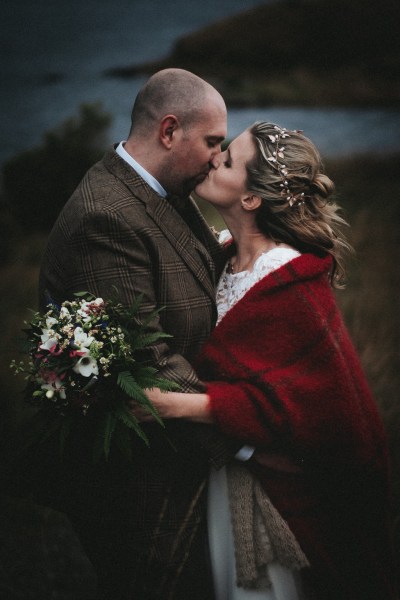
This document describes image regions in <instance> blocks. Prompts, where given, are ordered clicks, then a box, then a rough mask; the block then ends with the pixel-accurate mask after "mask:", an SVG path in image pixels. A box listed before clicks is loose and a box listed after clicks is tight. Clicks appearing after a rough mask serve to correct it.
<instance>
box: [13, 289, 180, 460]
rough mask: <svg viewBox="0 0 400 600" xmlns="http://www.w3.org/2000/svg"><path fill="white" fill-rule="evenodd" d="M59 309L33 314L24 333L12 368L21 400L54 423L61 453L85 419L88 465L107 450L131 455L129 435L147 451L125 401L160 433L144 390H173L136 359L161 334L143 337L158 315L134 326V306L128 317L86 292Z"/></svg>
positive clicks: (117, 305) (115, 305) (136, 306)
mask: <svg viewBox="0 0 400 600" xmlns="http://www.w3.org/2000/svg"><path fill="white" fill-rule="evenodd" d="M75 297H76V299H75V300H72V301H65V302H63V303H62V304H61V306H58V305H55V304H49V305H48V307H47V308H48V311H47V312H46V313H45V314H43V315H42V314H40V313H34V316H33V319H32V320H31V322H30V323H29V324H28V325H29V327H28V328H27V329H24V330H23V331H24V333H25V343H24V346H25V350H26V352H27V354H28V357H29V358H28V364H27V361H20V362H19V363H17V362H16V361H15V360H14V361H12V363H11V368H13V370H14V372H15V373H25V376H26V379H27V386H26V390H25V394H26V399H27V400H28V401H29V402H30V403H33V404H34V405H35V406H36V407H38V409H39V410H40V411H44V412H45V413H47V414H48V415H50V417H51V418H52V420H53V422H54V417H55V422H56V426H55V429H56V430H58V431H59V434H60V442H61V447H63V446H64V443H65V440H66V438H67V436H68V435H69V433H70V432H71V428H72V427H74V424H75V423H76V420H77V419H78V420H82V418H85V417H86V416H87V415H90V416H91V418H92V420H93V422H94V423H95V427H96V430H97V431H96V437H95V439H96V442H95V445H94V449H93V455H94V458H95V460H98V459H99V458H100V457H101V456H104V457H105V458H108V455H109V452H110V447H111V442H112V441H115V443H117V444H118V446H119V447H120V448H121V449H122V450H123V451H124V452H125V453H126V454H128V455H130V449H131V440H130V432H131V431H133V432H134V433H135V434H137V435H138V436H139V437H140V438H141V439H142V440H143V441H144V442H145V443H146V444H148V439H147V437H146V435H145V432H144V431H143V429H142V428H141V426H140V424H139V422H138V420H137V419H136V417H135V416H134V415H133V414H132V413H131V412H130V411H129V409H128V407H127V404H126V397H129V398H133V399H134V400H135V401H136V402H138V403H139V404H140V405H142V406H143V407H145V408H146V409H147V410H148V411H149V412H150V413H151V414H152V415H153V417H154V418H155V419H156V421H158V423H159V424H160V425H162V421H161V419H160V417H159V416H158V414H157V412H156V410H155V408H154V407H153V405H152V404H151V402H150V400H149V399H148V398H147V396H146V394H145V391H144V390H145V389H146V388H147V389H149V388H153V387H158V388H160V389H162V390H172V389H177V388H178V386H177V385H176V384H175V383H173V382H171V381H167V380H166V379H163V378H161V377H158V375H157V370H156V369H155V368H154V367H152V366H151V365H149V363H148V361H146V360H144V359H143V358H141V359H139V358H138V353H140V352H141V351H143V350H146V348H148V347H149V346H150V345H152V344H154V343H157V342H158V341H159V340H160V339H162V338H166V337H170V336H169V335H168V334H165V333H160V332H155V333H149V332H148V325H149V323H150V322H151V321H152V320H153V319H154V317H155V316H156V315H157V314H158V312H159V310H157V311H154V312H152V313H151V314H150V315H148V317H147V318H146V320H145V321H144V322H139V321H138V320H137V319H135V317H136V315H137V313H138V310H139V307H140V304H141V301H142V299H141V298H138V300H137V301H136V302H135V303H134V304H133V306H131V307H130V308H129V309H126V308H124V307H123V306H122V305H121V304H120V303H118V302H116V301H111V300H107V301H106V300H103V299H102V298H95V297H94V296H91V295H90V294H87V293H86V292H82V293H78V294H76V295H75Z"/></svg>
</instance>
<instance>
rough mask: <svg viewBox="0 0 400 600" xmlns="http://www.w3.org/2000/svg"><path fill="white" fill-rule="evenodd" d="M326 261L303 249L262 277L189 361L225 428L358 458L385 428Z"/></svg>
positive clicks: (311, 453)
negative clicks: (193, 361)
mask: <svg viewBox="0 0 400 600" xmlns="http://www.w3.org/2000/svg"><path fill="white" fill-rule="evenodd" d="M330 267H331V259H330V257H328V258H318V257H316V256H314V255H311V254H303V255H302V256H300V257H298V258H296V259H294V260H292V261H291V262H289V263H287V264H286V265H284V266H283V267H281V268H279V269H278V270H276V271H274V272H273V273H271V274H269V275H268V276H266V277H264V279H262V280H261V281H259V282H258V283H257V284H256V285H255V286H253V288H251V289H250V290H249V291H248V292H247V293H246V294H245V296H244V297H243V298H242V299H241V300H240V301H239V302H238V303H237V304H236V305H235V306H234V307H233V308H232V309H231V310H230V311H229V312H228V313H227V314H226V315H225V317H224V318H223V319H222V321H221V322H220V324H219V325H218V326H217V327H216V328H215V329H214V331H213V333H212V335H211V337H210V339H209V341H208V342H207V343H206V344H205V345H204V347H203V349H202V352H201V354H200V357H199V360H198V363H197V370H198V373H199V374H200V376H201V377H202V378H203V379H204V380H205V381H208V382H209V383H208V385H207V393H208V394H209V396H210V402H211V409H212V412H213V415H214V417H215V419H216V421H217V422H218V424H219V426H220V428H221V429H222V430H223V431H225V432H227V433H228V434H230V435H232V436H235V437H237V438H240V439H241V440H242V441H243V442H247V443H249V444H253V445H255V446H258V447H260V448H265V449H270V448H271V447H274V448H283V449H285V450H286V451H289V452H292V453H294V455H295V456H296V457H297V458H299V459H300V458H306V457H308V458H322V455H324V457H323V459H324V460H326V459H327V458H329V459H332V458H335V459H336V460H340V461H346V462H347V461H357V462H360V461H362V462H365V461H369V460H370V459H371V458H372V456H374V455H375V456H376V447H377V445H382V444H383V445H384V442H383V439H384V433H383V428H382V424H381V420H380V418H379V416H378V412H377V408H376V406H375V403H374V401H373V399H372V397H371V394H370V391H369V389H368V385H367V383H366V380H365V377H364V375H363V373H362V370H361V368H360V364H359V360H358V358H357V355H356V352H355V350H354V348H353V345H352V342H351V341H350V337H349V335H348V333H347V330H346V328H345V326H344V324H343V320H342V318H341V315H340V312H339V310H338V308H337V305H336V302H335V297H334V295H333V293H332V290H331V287H330V284H329V269H330ZM332 453H333V454H332Z"/></svg>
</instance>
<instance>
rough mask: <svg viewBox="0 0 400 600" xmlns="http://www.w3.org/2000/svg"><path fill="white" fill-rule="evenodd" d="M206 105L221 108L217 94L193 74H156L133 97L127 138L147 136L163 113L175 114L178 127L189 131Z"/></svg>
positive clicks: (176, 71) (174, 71)
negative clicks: (128, 136) (215, 104)
mask: <svg viewBox="0 0 400 600" xmlns="http://www.w3.org/2000/svg"><path fill="white" fill-rule="evenodd" d="M210 102H214V103H218V104H221V106H222V105H223V106H224V101H223V99H222V96H221V95H220V94H219V92H217V90H216V89H215V88H213V87H212V86H211V85H210V84H209V83H207V82H206V81H204V80H203V79H201V78H200V77H197V75H194V74H193V73H190V72H189V71H185V70H184V69H164V70H162V71H158V73H155V74H154V75H153V76H152V77H150V79H149V80H148V81H147V83H146V84H145V85H144V87H143V88H142V89H141V91H140V92H139V93H138V95H137V97H136V100H135V103H134V106H133V109H132V115H131V131H130V136H131V135H135V136H140V135H141V134H146V133H147V134H148V133H149V129H151V128H152V127H154V126H156V125H157V124H158V123H159V122H160V120H161V119H162V118H163V117H164V116H165V115H166V114H173V115H175V116H176V117H177V119H178V120H179V122H180V125H181V127H182V128H183V129H189V128H190V127H191V125H193V124H195V123H197V122H199V121H200V120H201V119H203V118H204V117H205V112H206V110H207V108H208V105H209V103H210Z"/></svg>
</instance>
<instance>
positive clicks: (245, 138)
mask: <svg viewBox="0 0 400 600" xmlns="http://www.w3.org/2000/svg"><path fill="white" fill-rule="evenodd" d="M254 155H255V147H254V143H253V140H252V135H251V133H250V132H249V131H248V130H247V129H246V131H244V132H243V133H241V134H240V135H239V136H238V137H237V138H235V139H234V140H233V141H232V142H231V143H230V144H229V146H228V148H227V149H226V150H225V151H224V152H221V153H220V154H218V155H217V156H216V157H215V159H214V161H213V165H214V168H213V169H211V170H210V172H209V174H208V176H207V177H206V179H205V180H204V181H202V182H201V183H200V184H199V185H198V186H196V190H195V191H196V194H198V195H199V196H200V197H201V198H204V200H207V201H208V202H210V203H211V204H213V205H215V206H216V207H221V208H228V207H230V206H231V205H232V204H236V203H237V201H238V200H240V198H241V197H242V196H243V195H244V194H246V193H247V189H246V180H247V172H246V164H247V163H248V162H249V160H251V159H252V158H253V157H254Z"/></svg>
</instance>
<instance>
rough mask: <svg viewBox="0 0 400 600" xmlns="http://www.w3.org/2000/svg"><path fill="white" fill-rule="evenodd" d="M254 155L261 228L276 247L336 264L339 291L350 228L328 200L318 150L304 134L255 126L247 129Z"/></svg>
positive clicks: (251, 173) (250, 182)
mask: <svg viewBox="0 0 400 600" xmlns="http://www.w3.org/2000/svg"><path fill="white" fill-rule="evenodd" d="M249 131H250V133H251V134H252V137H253V140H254V143H255V146H256V155H255V157H254V158H253V159H252V160H251V161H250V162H249V163H248V164H247V186H248V189H249V191H251V192H252V193H254V194H255V195H257V196H260V197H261V199H262V204H261V207H260V208H259V209H258V212H257V215H256V221H257V226H258V227H259V229H260V230H261V231H262V232H263V233H265V234H266V235H268V236H269V237H270V238H271V239H273V240H274V241H276V242H283V243H286V244H289V245H291V246H293V247H294V248H296V249H297V250H299V251H300V252H311V253H313V254H317V255H318V256H325V255H326V254H330V255H331V256H332V258H333V268H332V272H331V277H330V280H331V285H332V286H334V287H341V286H342V285H343V281H344V275H345V270H344V266H343V256H344V254H345V253H346V251H348V250H350V246H349V244H348V243H347V241H346V240H345V238H344V237H343V236H342V234H341V232H340V228H341V226H343V225H347V223H346V221H344V219H343V218H342V217H340V216H339V214H338V211H339V210H340V208H339V207H338V205H337V204H335V203H334V202H332V201H331V200H330V201H329V202H328V198H329V197H330V196H331V195H332V193H333V191H334V184H333V182H332V181H331V180H330V179H329V177H327V176H326V175H325V174H324V173H323V166H322V162H321V157H320V155H319V152H318V150H317V149H316V147H315V146H314V144H313V143H312V142H311V141H310V140H309V139H308V138H307V137H305V136H304V135H303V134H302V132H300V131H290V130H286V129H284V128H282V127H280V126H278V125H275V124H274V123H265V122H262V121H260V122H257V123H254V125H252V127H250V129H249Z"/></svg>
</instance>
